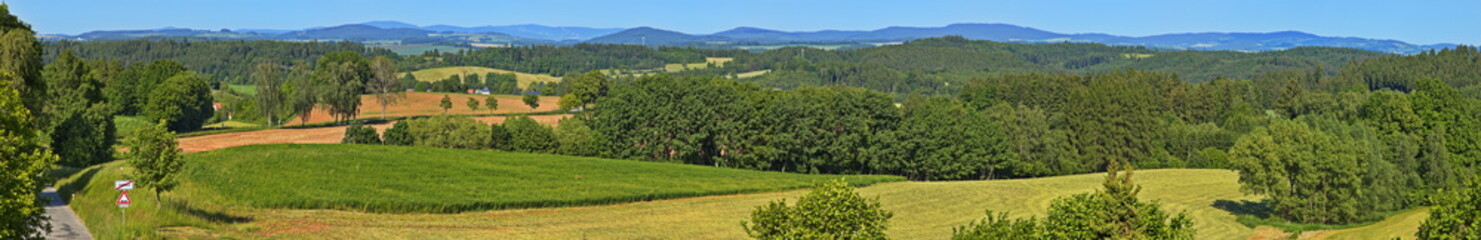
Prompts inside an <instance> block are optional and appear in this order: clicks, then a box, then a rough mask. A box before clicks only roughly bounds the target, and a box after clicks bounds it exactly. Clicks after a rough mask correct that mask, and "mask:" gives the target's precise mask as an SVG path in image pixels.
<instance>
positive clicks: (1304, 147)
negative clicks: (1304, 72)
mask: <svg viewBox="0 0 1481 240" xmlns="http://www.w3.org/2000/svg"><path fill="white" fill-rule="evenodd" d="M1359 147H1360V145H1356V144H1352V143H1348V142H1344V141H1340V140H1339V139H1338V138H1337V137H1336V136H1333V135H1332V134H1329V133H1326V132H1322V131H1319V130H1314V129H1312V128H1311V127H1309V126H1307V124H1303V123H1301V122H1297V121H1291V120H1277V121H1275V122H1273V123H1271V125H1270V126H1269V127H1267V128H1262V129H1258V130H1255V132H1253V133H1251V134H1249V135H1246V136H1244V137H1241V138H1240V139H1239V140H1238V141H1237V143H1235V145H1234V147H1233V148H1232V149H1230V150H1229V155H1230V157H1231V159H1230V161H1231V162H1232V163H1233V165H1234V168H1235V169H1236V170H1238V171H1239V182H1240V189H1242V190H1244V191H1247V192H1250V193H1255V194H1266V195H1268V196H1270V198H1271V209H1273V210H1274V213H1275V215H1277V216H1280V217H1282V218H1285V219H1287V220H1291V221H1297V222H1304V223H1328V224H1334V223H1335V224H1340V223H1349V222H1352V221H1357V220H1362V219H1363V218H1364V217H1365V216H1366V215H1365V212H1367V211H1368V210H1369V209H1364V208H1363V207H1362V205H1361V204H1360V202H1359V200H1360V197H1361V195H1359V193H1360V192H1361V190H1360V189H1359V188H1361V187H1363V183H1362V181H1363V178H1362V176H1363V172H1361V171H1362V170H1363V169H1362V168H1360V167H1359V166H1360V165H1359V161H1360V159H1359V158H1361V157H1363V156H1364V155H1366V154H1365V153H1361V152H1360V151H1361V150H1362V149H1360V148H1359Z"/></svg>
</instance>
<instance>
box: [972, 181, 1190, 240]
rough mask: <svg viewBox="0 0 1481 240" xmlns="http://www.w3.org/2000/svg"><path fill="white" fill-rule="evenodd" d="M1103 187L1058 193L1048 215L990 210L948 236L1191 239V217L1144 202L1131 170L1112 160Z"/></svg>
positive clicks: (1155, 203) (985, 237) (986, 237)
mask: <svg viewBox="0 0 1481 240" xmlns="http://www.w3.org/2000/svg"><path fill="white" fill-rule="evenodd" d="M1111 164H1112V167H1111V171H1110V172H1108V173H1109V175H1108V176H1107V177H1106V181H1105V184H1104V185H1105V189H1103V190H1101V191H1098V192H1096V193H1084V194H1076V195H1074V196H1070V197H1063V198H1056V199H1054V201H1053V202H1052V203H1051V204H1050V206H1049V216H1048V217H1045V218H1044V219H1043V220H1038V219H1034V218H1028V219H1017V220H1015V219H1009V218H1008V217H1007V215H1006V214H1003V215H993V214H992V211H988V217H987V219H984V220H982V221H979V222H973V223H972V224H969V225H967V226H962V227H959V228H957V229H955V232H954V234H953V236H952V239H1028V240H1033V239H1193V235H1194V230H1193V220H1192V219H1189V218H1188V215H1187V213H1178V214H1177V215H1169V214H1168V213H1167V212H1164V211H1163V210H1162V207H1161V204H1159V203H1157V202H1155V201H1153V202H1143V201H1141V200H1139V199H1137V197H1136V195H1137V194H1138V193H1139V192H1141V186H1138V185H1135V184H1133V183H1132V182H1131V175H1132V171H1131V169H1129V168H1128V169H1126V172H1125V173H1124V174H1121V173H1119V172H1120V167H1119V166H1120V165H1123V164H1122V163H1115V162H1113V163H1111Z"/></svg>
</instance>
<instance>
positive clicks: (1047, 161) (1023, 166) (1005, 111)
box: [984, 103, 1096, 177]
mask: <svg viewBox="0 0 1481 240" xmlns="http://www.w3.org/2000/svg"><path fill="white" fill-rule="evenodd" d="M984 111H985V112H986V113H987V114H988V116H989V117H991V118H993V119H994V120H995V121H997V122H999V123H1001V124H1002V126H1003V127H1002V129H1003V133H1005V134H1007V135H1008V142H1009V145H1010V146H1011V149H1012V150H1013V153H1014V154H1013V156H1014V157H1016V159H1014V160H1013V161H1014V162H1015V164H1014V165H1013V166H1011V170H1012V172H1011V173H1012V176H1018V177H1038V176H1054V175H1065V174H1073V173H1082V172H1089V171H1090V170H1091V169H1094V168H1095V167H1096V166H1095V165H1093V164H1089V163H1086V162H1082V161H1080V155H1079V154H1080V152H1079V151H1078V150H1077V149H1075V146H1074V145H1073V144H1070V138H1069V136H1070V135H1069V131H1067V130H1064V129H1054V128H1053V126H1056V125H1058V126H1062V125H1063V124H1056V123H1052V122H1051V121H1053V120H1052V119H1053V118H1054V117H1050V116H1049V114H1050V113H1047V112H1045V111H1044V110H1043V109H1040V108H1036V107H1029V106H1024V105H1017V107H1013V104H1009V103H1000V104H998V105H995V106H992V108H989V109H987V110H984Z"/></svg>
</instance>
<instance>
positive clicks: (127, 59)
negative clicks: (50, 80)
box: [45, 40, 396, 84]
mask: <svg viewBox="0 0 1481 240" xmlns="http://www.w3.org/2000/svg"><path fill="white" fill-rule="evenodd" d="M45 47H46V56H45V59H46V60H47V61H48V62H51V61H55V59H56V56H58V54H60V53H61V52H63V51H73V52H75V53H76V54H77V55H78V56H81V57H84V58H88V59H108V60H115V61H122V62H123V63H124V64H126V65H135V64H140V63H148V62H155V61H158V60H169V61H173V62H181V63H188V64H186V65H185V67H186V69H189V70H192V71H195V72H198V73H201V74H204V75H210V76H214V77H215V78H216V79H220V80H224V81H226V82H228V83H233V84H252V74H253V72H254V71H255V69H253V68H255V65H256V64H258V63H263V62H270V63H275V64H288V63H291V62H293V61H300V60H301V61H308V62H311V63H312V62H315V61H318V59H319V58H321V57H323V55H326V54H329V53H334V52H343V51H353V52H357V53H360V54H363V55H367V56H396V54H395V53H392V52H391V51H390V50H386V49H383V48H369V47H365V46H363V45H360V44H358V43H353V42H287V41H187V40H128V41H87V42H76V41H56V42H47V43H46V44H45ZM181 70H182V71H183V70H185V69H181ZM166 77H168V76H166Z"/></svg>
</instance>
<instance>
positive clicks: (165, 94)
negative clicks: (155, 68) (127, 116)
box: [144, 72, 215, 132]
mask: <svg viewBox="0 0 1481 240" xmlns="http://www.w3.org/2000/svg"><path fill="white" fill-rule="evenodd" d="M211 99H212V98H211V86H210V85H209V84H207V83H206V79H205V78H204V77H202V76H200V75H199V74H195V72H181V73H179V74H175V76H173V77H170V78H169V79H165V81H164V82H162V83H160V84H159V85H158V86H157V87H156V88H155V89H154V91H153V92H152V93H151V94H150V95H149V103H148V104H147V105H145V106H144V116H146V117H148V119H149V121H150V122H158V121H165V122H166V124H168V126H169V129H170V131H173V132H189V131H195V130H197V129H200V128H201V125H202V124H205V123H206V119H210V118H211V116H212V113H213V112H214V111H215V109H214V108H213V107H212V106H211Z"/></svg>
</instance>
